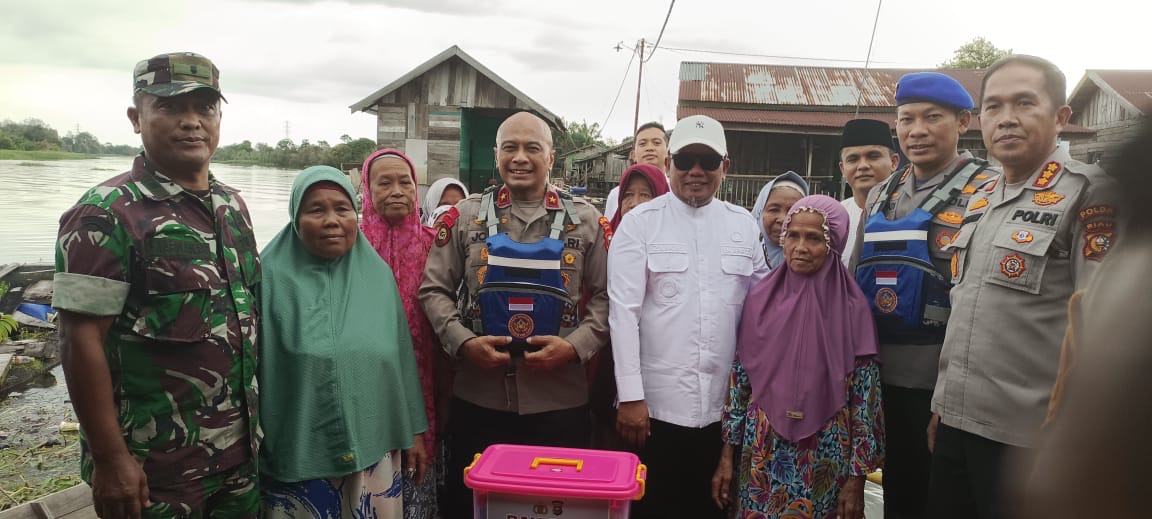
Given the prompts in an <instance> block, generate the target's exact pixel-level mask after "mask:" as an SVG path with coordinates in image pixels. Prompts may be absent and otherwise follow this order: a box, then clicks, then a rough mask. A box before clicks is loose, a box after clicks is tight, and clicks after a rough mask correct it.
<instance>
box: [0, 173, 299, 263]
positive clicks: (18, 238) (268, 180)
mask: <svg viewBox="0 0 1152 519" xmlns="http://www.w3.org/2000/svg"><path fill="white" fill-rule="evenodd" d="M131 165H132V157H101V158H97V159H87V160H54V161H36V160H27V161H21V160H0V265H2V264H5V263H14V262H16V263H45V264H51V263H53V261H54V252H53V248H54V244H55V240H56V231H57V227H58V225H59V218H60V214H61V213H63V212H64V211H66V210H67V209H68V208H69V207H72V204H75V203H76V200H77V199H79V198H80V195H82V194H84V191H86V190H87V189H88V188H90V187H92V186H94V185H96V184H98V183H100V182H102V181H104V180H106V179H108V178H109V177H113V176H116V175H118V174H120V173H122V172H124V171H126V170H128V168H129V167H131ZM296 173H298V172H297V171H295V170H291V171H290V170H283V169H274V168H265V167H257V166H230V165H227V164H213V165H212V174H213V175H215V176H216V178H218V179H220V181H222V182H224V183H225V184H228V185H230V186H232V187H234V188H236V189H239V190H240V196H241V197H243V198H244V201H245V202H247V203H248V211H249V212H250V213H251V214H252V224H253V226H254V230H255V232H256V242H257V243H258V244H259V245H260V247H261V248H263V247H264V244H266V243H268V242H269V241H271V240H272V237H274V236H276V233H277V232H280V229H281V228H282V227H283V226H284V224H286V223H288V194H289V192H290V191H291V189H292V180H293V179H294V178H296Z"/></svg>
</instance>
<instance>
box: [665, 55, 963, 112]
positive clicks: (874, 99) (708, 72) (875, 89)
mask: <svg viewBox="0 0 1152 519" xmlns="http://www.w3.org/2000/svg"><path fill="white" fill-rule="evenodd" d="M929 70H931V71H935V72H941V73H944V74H947V75H949V76H951V77H953V78H954V79H956V81H958V82H959V83H960V84H961V85H962V86H963V87H964V89H965V90H967V91H968V93H969V94H970V95H971V96H972V98H973V99H977V98H978V97H979V94H980V80H981V78H983V76H984V70H983V69H974V70H973V69H864V68H836V67H805V66H793V65H759V64H741V63H700V62H690V61H687V62H682V63H680V102H681V103H684V102H688V103H708V104H712V103H724V104H739V105H769V106H798V107H810V108H814V107H823V108H832V109H834V108H841V109H843V108H852V107H855V106H856V104H857V102H859V104H860V106H861V107H871V108H882V107H895V106H896V102H895V100H894V99H893V97H894V96H895V94H896V82H897V81H898V80H899V79H900V77H901V76H903V75H904V74H908V73H910V72H925V71H929Z"/></svg>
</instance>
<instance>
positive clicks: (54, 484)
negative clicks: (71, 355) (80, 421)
mask: <svg viewBox="0 0 1152 519" xmlns="http://www.w3.org/2000/svg"><path fill="white" fill-rule="evenodd" d="M61 422H65V423H67V424H69V425H70V424H72V423H75V422H76V416H75V414H74V413H73V411H72V405H71V403H70V401H69V400H68V390H67V388H66V387H65V386H64V374H63V371H62V370H61V369H60V368H59V367H58V368H56V369H54V370H52V372H51V373H49V374H46V375H45V376H43V377H41V378H40V379H38V380H36V381H35V382H34V383H33V385H32V386H31V387H28V388H26V389H25V390H24V391H22V392H19V393H12V394H10V395H8V398H6V399H5V400H4V401H3V402H0V510H6V509H8V508H12V507H14V506H16V505H18V504H21V503H26V502H28V501H32V500H33V499H37V498H40V497H43V496H46V495H48V494H51V493H53V492H57V491H59V490H63V489H65V488H69V487H72V486H74V485H77V484H79V483H80V437H79V435H78V434H77V433H76V431H75V430H74V429H71V427H69V426H67V425H66V426H65V427H63V428H62V427H61ZM62 429H63V430H62Z"/></svg>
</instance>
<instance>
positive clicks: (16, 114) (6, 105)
mask: <svg viewBox="0 0 1152 519" xmlns="http://www.w3.org/2000/svg"><path fill="white" fill-rule="evenodd" d="M668 4H669V1H668V0H612V1H606V0H585V1H577V2H571V1H566V2H559V1H549V0H535V1H528V0H351V1H348V0H343V1H312V0H267V1H249V0H197V1H195V2H191V1H183V0H170V1H155V0H148V1H144V0H83V1H80V0H45V1H24V0H0V6H2V7H0V12H3V16H0V78H2V79H0V119H14V120H21V119H24V118H26V117H37V118H40V119H43V120H44V121H46V122H48V123H49V124H50V125H52V126H53V127H55V128H56V129H57V130H59V131H60V133H61V135H63V134H65V133H67V132H68V131H70V130H74V129H75V128H77V127H79V128H80V129H81V130H84V131H89V132H92V133H94V134H95V135H96V136H97V137H99V138H100V139H101V140H102V141H105V142H112V143H116V144H137V143H139V138H138V137H137V136H136V135H134V134H133V133H132V129H131V126H130V124H129V123H128V120H127V118H126V117H125V115H124V111H125V108H127V106H128V104H129V102H130V95H131V91H130V86H131V71H132V67H133V66H134V65H135V63H136V62H137V61H139V60H141V59H144V58H147V57H150V56H152V55H155V54H159V53H162V52H171V51H194V52H198V53H201V54H204V55H206V56H208V57H209V58H211V59H212V60H213V61H214V62H215V63H216V64H217V66H218V67H219V68H220V70H221V87H222V89H223V91H224V94H225V96H226V97H227V98H228V101H229V104H228V105H226V106H225V108H224V121H223V129H222V137H221V139H222V143H224V144H230V143H234V142H239V141H242V140H245V139H248V140H251V141H253V142H267V143H269V144H274V143H275V142H277V141H278V140H280V139H282V138H284V137H285V135H286V131H287V135H288V136H290V137H291V138H292V139H293V140H294V141H296V142H297V143H299V142H300V141H301V140H302V139H309V140H311V141H313V142H316V141H318V140H327V141H328V142H330V143H333V144H335V143H337V142H338V141H339V137H340V136H341V135H342V134H349V135H351V136H352V137H373V136H374V134H375V119H374V118H373V116H371V115H369V114H365V113H356V114H352V113H350V112H349V109H348V106H349V105H351V104H353V103H355V102H357V101H359V100H360V99H362V98H364V97H366V96H367V95H369V94H371V93H372V92H373V91H375V90H376V89H378V88H380V87H382V86H384V85H386V84H388V83H390V82H392V81H393V80H395V79H397V78H399V77H400V76H401V75H403V74H405V73H406V72H408V71H409V70H411V69H412V68H414V67H416V66H418V65H419V64H421V63H423V62H424V61H426V60H428V59H429V58H431V57H433V56H435V55H436V54H438V53H439V52H441V51H443V50H444V49H446V48H448V47H450V46H452V45H454V44H455V45H459V46H460V47H461V48H462V49H464V50H465V51H466V52H468V53H469V54H471V55H472V56H473V57H474V58H476V59H477V60H479V61H480V62H481V63H483V64H485V65H486V66H487V67H488V68H489V69H491V70H492V71H493V72H495V73H496V74H498V75H500V76H501V77H503V78H504V79H505V80H507V81H508V82H510V83H511V84H513V85H515V86H516V87H517V88H519V89H520V90H521V91H523V92H524V93H525V94H527V95H528V96H529V97H531V98H533V99H535V100H536V101H537V102H539V103H540V104H542V105H543V106H545V107H546V108H548V109H549V110H551V111H552V112H554V113H556V114H557V115H559V116H560V117H562V118H564V119H565V120H567V121H581V120H586V121H587V122H589V123H592V122H595V123H600V124H604V123H605V121H607V124H606V125H605V131H604V135H605V136H608V137H614V138H616V139H620V138H623V137H625V136H627V135H629V134H630V132H631V128H632V118H633V110H634V109H635V107H636V64H635V63H633V65H632V68H631V70H630V71H629V72H628V76H627V80H626V82H624V83H623V84H624V87H623V93H622V94H621V95H620V99H619V102H618V103H617V104H616V107H615V110H614V111H612V113H611V117H609V110H610V108H611V106H612V103H613V99H615V98H616V95H617V92H618V91H619V89H620V86H621V83H622V80H624V79H625V76H624V74H625V70H626V68H627V67H628V62H629V58H630V57H631V55H632V54H631V52H630V51H629V50H627V49H625V50H622V51H616V50H615V48H614V47H615V46H616V44H617V42H620V41H623V42H624V45H625V46H627V47H632V46H634V45H635V42H636V41H637V40H639V39H640V38H647V39H648V40H649V41H653V40H655V39H656V38H657V36H658V34H659V32H660V27H661V24H662V23H663V21H664V16H665V14H666V12H667V10H668ZM1149 5H1150V4H1149V3H1147V2H1131V1H1122V0H1092V1H1081V2H1064V1H1047V2H1040V1H1026V0H968V1H950V2H943V1H938V0H884V1H883V6H882V9H881V11H880V22H879V27H878V28H877V34H876V41H875V44H874V47H873V53H872V60H873V66H875V67H885V68H891V67H932V66H935V65H937V64H939V63H940V62H942V61H945V60H947V59H948V58H950V57H951V55H952V52H953V51H954V50H955V49H956V48H957V47H959V46H960V45H962V44H964V43H965V42H967V41H969V40H971V39H972V38H974V37H976V36H984V37H985V38H987V39H989V40H990V41H992V42H993V43H994V44H995V45H997V46H998V47H1001V48H1011V49H1013V50H1015V51H1016V52H1022V53H1029V54H1035V55H1038V56H1042V57H1045V58H1048V59H1050V60H1052V61H1054V62H1055V63H1056V64H1057V65H1059V66H1060V67H1061V68H1062V69H1063V70H1064V72H1065V74H1067V75H1068V81H1069V89H1071V88H1072V87H1073V86H1074V85H1075V84H1076V82H1078V81H1079V80H1080V78H1081V77H1082V76H1083V74H1084V70H1085V69H1089V68H1103V69H1108V68H1115V69H1149V68H1152V54H1150V53H1149V52H1148V51H1147V45H1146V44H1145V39H1146V34H1147V32H1148V30H1149V23H1150V22H1152V17H1150V16H1149V14H1150V11H1152V9H1150V7H1149ZM876 6H877V3H876V2H875V1H872V0H808V1H802V2H779V1H773V0H748V1H744V0H740V1H728V0H680V1H678V2H676V4H675V8H674V9H673V11H672V15H671V19H670V21H669V22H668V25H667V28H666V30H665V33H664V37H663V41H662V43H661V46H662V47H663V46H667V47H668V48H662V49H658V50H657V51H656V52H655V54H654V55H653V56H652V57H651V61H649V62H647V63H646V64H645V65H644V85H643V88H642V90H641V95H640V120H641V122H644V121H647V120H659V121H662V122H664V124H665V125H668V126H672V125H673V124H674V122H675V121H674V119H675V116H676V115H675V114H676V96H677V89H678V83H677V73H678V69H679V64H680V62H682V61H706V62H728V63H776V64H805V65H832V66H862V65H863V60H864V59H865V57H866V55H867V51H868V39H869V36H870V34H871V31H872V22H873V17H874V15H875V12H876ZM674 49H681V50H674ZM683 49H693V50H692V51H688V50H683ZM698 51H711V52H698ZM717 52H728V53H743V54H757V55H767V56H774V57H752V56H742V55H735V54H719V53H717ZM845 60H847V61H845ZM286 126H287V130H286Z"/></svg>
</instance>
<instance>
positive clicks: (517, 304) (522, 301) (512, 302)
mask: <svg viewBox="0 0 1152 519" xmlns="http://www.w3.org/2000/svg"><path fill="white" fill-rule="evenodd" d="M533 308H535V306H534V305H533V303H532V298H531V297H509V298H508V311H509V312H531V311H532V309H533Z"/></svg>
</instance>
